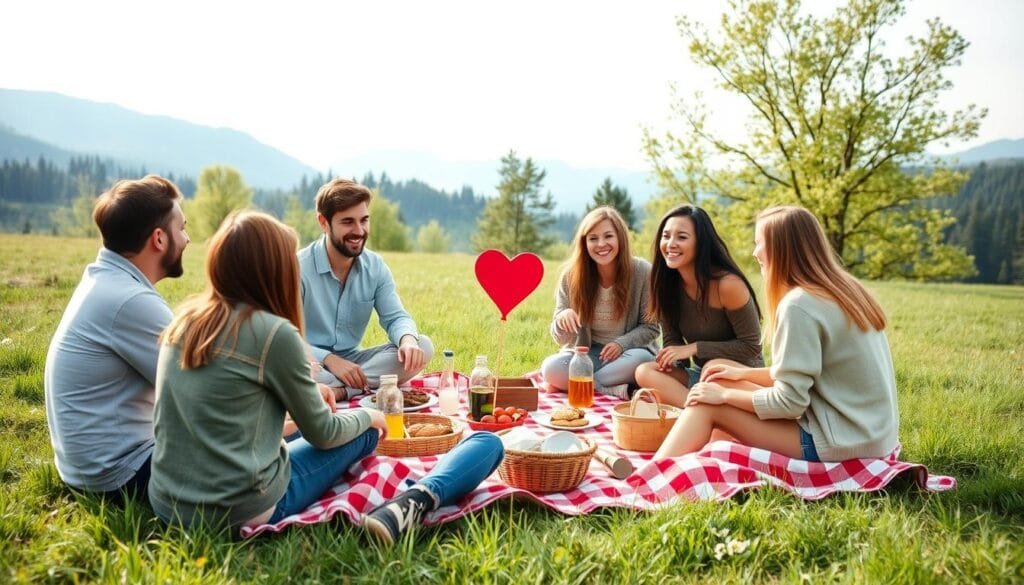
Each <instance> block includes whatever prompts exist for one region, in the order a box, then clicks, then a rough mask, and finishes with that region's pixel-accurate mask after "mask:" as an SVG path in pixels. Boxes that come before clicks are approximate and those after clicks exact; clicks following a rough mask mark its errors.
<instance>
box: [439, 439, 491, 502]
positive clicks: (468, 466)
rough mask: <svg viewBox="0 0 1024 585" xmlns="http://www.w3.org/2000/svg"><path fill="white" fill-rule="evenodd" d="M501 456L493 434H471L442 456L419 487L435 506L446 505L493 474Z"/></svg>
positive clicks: (461, 496) (455, 500)
mask: <svg viewBox="0 0 1024 585" xmlns="http://www.w3.org/2000/svg"><path fill="white" fill-rule="evenodd" d="M504 456H505V448H504V447H503V446H502V444H501V439H499V438H498V436H497V435H495V434H494V433H486V432H477V433H473V434H472V435H470V436H469V437H468V438H466V439H464V440H463V441H462V442H461V443H459V444H458V445H456V446H455V448H454V449H452V450H451V451H449V452H448V453H446V454H444V455H443V456H442V457H441V459H440V460H439V461H438V462H437V465H435V466H434V468H433V469H431V470H430V473H428V474H427V475H426V476H425V477H424V478H423V479H421V480H420V481H419V485H421V486H423V487H425V488H427V491H429V492H430V493H431V494H433V495H434V497H435V498H437V502H438V507H441V506H449V505H451V504H454V503H456V502H458V501H459V500H461V499H462V498H464V497H465V496H466V494H468V493H469V492H471V491H473V490H474V489H476V486H478V485H480V482H482V481H483V480H485V479H487V476H489V475H490V474H492V473H494V470H495V469H497V468H498V464H499V463H501V458H502V457H504Z"/></svg>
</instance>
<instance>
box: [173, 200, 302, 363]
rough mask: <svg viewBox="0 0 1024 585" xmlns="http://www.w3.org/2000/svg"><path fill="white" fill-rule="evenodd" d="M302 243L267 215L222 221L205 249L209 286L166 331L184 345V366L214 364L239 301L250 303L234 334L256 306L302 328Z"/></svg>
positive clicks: (237, 215)
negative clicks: (222, 335) (298, 253)
mask: <svg viewBox="0 0 1024 585" xmlns="http://www.w3.org/2000/svg"><path fill="white" fill-rule="evenodd" d="M298 243H299V240H298V237H296V235H295V230H293V229H292V228H290V227H288V226H286V225H284V224H283V223H281V222H279V221H277V220H276V219H274V218H273V217H271V216H269V215H267V214H265V213H259V212H255V211H242V212H236V213H233V214H231V215H229V216H228V217H227V218H226V219H225V220H224V222H223V223H222V224H221V225H220V228H218V229H217V233H215V234H214V235H213V237H212V238H211V239H210V245H209V248H207V251H206V277H207V280H208V284H207V287H206V290H205V291H203V292H202V293H200V294H199V295H197V296H195V297H192V298H191V299H189V300H187V301H185V303H184V304H183V305H182V306H181V308H180V309H179V311H178V314H177V315H176V316H175V318H174V320H173V321H171V324H170V325H169V326H168V327H167V329H166V330H165V331H164V333H163V335H162V340H163V341H165V342H167V343H170V344H180V345H181V367H182V368H183V369H189V368H198V367H201V366H203V365H206V364H207V363H209V362H210V359H211V357H212V355H213V352H214V350H215V349H216V348H215V347H214V343H215V342H216V340H217V337H218V336H219V335H220V333H221V332H222V331H223V329H224V327H225V326H226V325H227V323H228V319H229V317H230V316H231V312H232V311H233V310H234V309H235V308H236V307H237V306H238V305H239V304H245V305H247V306H246V308H245V310H244V312H243V314H242V315H240V317H239V319H237V320H236V321H235V323H234V325H233V326H232V328H231V334H233V335H235V336H236V338H237V335H238V328H239V327H240V326H241V324H242V322H244V321H245V320H246V319H248V318H249V317H250V316H252V313H253V311H256V310H261V311H267V312H269V313H273V314H274V315H277V316H279V317H283V318H285V319H288V320H289V321H291V323H292V324H293V325H295V327H296V328H297V329H298V330H299V333H302V332H303V323H302V305H301V301H300V292H299V261H298V258H297V257H296V250H297V248H298Z"/></svg>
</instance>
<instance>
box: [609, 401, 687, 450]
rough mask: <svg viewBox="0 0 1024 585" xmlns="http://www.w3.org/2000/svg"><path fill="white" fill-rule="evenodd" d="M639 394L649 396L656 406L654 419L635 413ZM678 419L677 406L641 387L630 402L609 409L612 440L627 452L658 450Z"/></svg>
mask: <svg viewBox="0 0 1024 585" xmlns="http://www.w3.org/2000/svg"><path fill="white" fill-rule="evenodd" d="M641 396H649V397H650V398H651V400H652V401H653V402H654V404H655V405H656V407H657V409H658V417H657V418H647V417H640V416H636V415H635V413H636V405H637V402H639V401H640V397H641ZM677 418H679V409H678V408H676V407H674V406H669V405H667V404H662V403H661V401H660V400H658V395H657V394H655V393H654V392H652V391H650V390H648V389H647V388H641V389H639V390H637V391H636V394H634V395H633V400H630V401H629V403H623V404H619V405H617V406H616V407H615V408H614V409H612V421H613V422H612V439H613V440H614V441H615V444H616V445H618V446H619V447H620V448H622V449H628V450H630V451H648V452H650V451H657V450H658V447H660V446H661V443H662V441H664V440H665V436H666V435H668V432H669V431H670V430H671V429H672V425H674V424H675V422H676V419H677Z"/></svg>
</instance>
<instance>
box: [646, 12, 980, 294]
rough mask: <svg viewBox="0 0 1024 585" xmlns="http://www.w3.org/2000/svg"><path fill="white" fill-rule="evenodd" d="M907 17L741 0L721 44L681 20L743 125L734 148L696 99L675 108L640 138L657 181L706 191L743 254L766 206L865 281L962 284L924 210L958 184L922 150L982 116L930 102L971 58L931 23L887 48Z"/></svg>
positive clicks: (949, 33)
mask: <svg viewBox="0 0 1024 585" xmlns="http://www.w3.org/2000/svg"><path fill="white" fill-rule="evenodd" d="M904 12H905V9H904V1H903V0H848V1H847V3H846V4H845V5H842V6H840V7H838V8H837V9H836V10H835V11H834V12H833V13H832V14H830V15H826V16H822V17H818V16H814V15H811V14H809V13H807V12H805V11H802V10H801V6H800V2H799V0H736V1H735V2H732V3H730V10H729V12H728V13H727V14H726V15H724V16H723V18H722V20H721V29H720V30H718V31H717V33H718V34H712V33H710V32H709V31H708V30H707V29H705V28H704V27H703V26H701V25H700V24H699V23H696V22H694V21H692V20H690V19H688V18H686V17H682V18H680V19H679V21H678V24H679V28H680V31H681V32H682V35H683V37H684V38H685V39H686V40H687V41H688V42H689V52H690V56H691V58H692V59H693V60H694V61H695V62H696V63H697V64H699V65H701V66H704V67H706V68H708V69H709V70H711V71H712V72H713V73H714V74H715V75H716V76H717V78H718V79H719V82H720V87H721V88H722V89H723V90H725V91H726V92H728V93H731V94H733V95H735V96H738V97H740V98H742V101H743V102H744V103H745V104H746V105H747V107H748V111H749V114H750V117H749V122H748V124H747V128H746V133H745V138H744V139H740V140H731V139H728V138H726V137H724V136H722V135H721V134H720V133H718V132H715V131H714V130H713V129H712V127H711V125H710V124H709V123H708V112H707V111H706V110H705V108H703V107H702V106H701V105H700V103H699V99H695V100H693V101H686V100H683V101H681V102H680V103H679V107H678V111H679V113H680V116H681V119H682V122H683V125H682V128H681V129H680V130H676V131H675V132H672V131H669V132H667V133H665V134H664V135H661V136H656V135H655V133H654V132H652V131H651V130H649V129H648V130H647V131H645V133H644V147H645V151H646V153H647V155H648V158H649V159H650V160H651V161H652V162H653V164H654V168H655V172H656V175H657V176H658V178H659V183H660V184H661V185H662V187H663V188H664V189H665V190H666V192H667V193H668V194H669V196H671V197H673V198H674V199H676V200H677V201H680V202H681V201H682V200H689V201H696V200H697V193H701V194H702V199H701V205H703V206H705V207H707V208H709V211H711V212H712V213H713V215H714V217H715V221H716V224H718V225H720V226H721V227H723V228H724V230H723V231H725V232H726V233H727V235H728V236H729V239H730V243H731V244H733V245H735V244H737V243H739V242H742V243H743V245H744V246H745V248H747V249H749V247H750V245H751V244H750V239H751V224H752V218H753V217H754V215H755V214H756V213H757V212H758V211H760V210H761V209H763V208H765V207H768V206H770V205H777V204H795V205H801V206H803V207H806V208H807V209H809V210H811V211H812V212H813V213H814V214H815V215H816V216H817V217H818V218H819V220H820V221H821V223H822V226H823V227H824V228H825V232H826V234H827V235H828V238H829V241H830V242H831V244H832V246H833V248H834V249H835V251H836V253H837V254H839V255H840V256H841V257H842V258H843V260H844V261H845V263H846V265H847V266H848V267H849V268H850V269H851V270H852V271H853V272H855V273H856V274H858V275H860V276H864V277H868V278H887V277H904V278H916V279H945V278H956V277H962V276H965V275H968V274H970V273H971V272H972V271H973V267H972V265H971V258H970V257H969V256H968V255H967V254H966V253H965V252H964V250H963V249H962V248H961V247H958V246H951V245H948V244H946V243H945V241H944V239H943V237H942V233H943V231H944V230H946V228H948V227H949V226H950V225H951V224H952V223H953V221H954V220H953V219H952V218H951V216H950V215H949V213H948V212H947V211H945V210H941V209H938V208H934V207H928V206H926V205H924V203H925V202H926V200H928V199H929V198H933V197H940V196H948V195H952V194H955V193H956V192H957V189H958V188H959V186H960V184H961V183H962V182H963V181H964V179H965V175H964V174H963V173H959V172H955V171H953V170H952V169H950V168H948V167H947V166H945V164H944V163H943V162H942V161H940V160H938V159H929V158H928V157H926V156H925V148H926V147H927V146H928V145H931V144H935V143H944V142H947V141H950V140H963V139H969V138H972V137H974V136H975V135H976V134H977V131H978V126H979V124H980V121H981V119H982V118H983V117H984V116H985V114H986V111H985V110H983V109H978V108H976V107H975V106H973V105H971V106H967V107H966V108H965V109H962V110H957V111H954V112H946V111H944V110H942V109H940V108H939V107H938V106H937V100H938V98H939V97H940V95H941V94H942V92H943V91H944V90H946V89H948V88H949V87H950V82H949V81H948V80H947V79H946V77H945V72H946V71H947V70H948V69H949V68H950V67H952V66H955V65H958V64H959V63H960V60H961V58H962V56H963V53H964V50H965V49H966V48H967V41H965V40H964V38H963V37H961V36H960V34H959V33H957V31H956V30H954V29H953V28H951V27H950V26H948V25H946V24H943V23H942V22H940V21H939V20H938V19H933V20H929V21H928V22H927V24H926V27H925V30H924V34H923V35H921V36H917V37H912V38H910V39H908V40H907V47H908V48H907V50H906V51H905V52H904V53H903V54H900V55H894V54H893V51H891V50H890V49H889V48H887V46H886V42H885V40H884V39H885V38H886V34H887V32H888V31H889V30H890V29H891V27H892V25H893V24H894V23H896V22H897V21H898V20H899V19H900V18H901V17H902V16H903V15H904ZM729 115H730V116H734V115H735V112H729ZM926 165H927V170H921V169H922V167H925V166H926ZM914 168H916V169H917V170H913V169H914ZM705 194H707V196H705Z"/></svg>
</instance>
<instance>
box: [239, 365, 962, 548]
mask: <svg viewBox="0 0 1024 585" xmlns="http://www.w3.org/2000/svg"><path fill="white" fill-rule="evenodd" d="M437 378H438V376H437V374H428V375H426V376H424V377H423V378H421V379H417V380H413V382H412V385H413V386H418V387H425V388H427V389H430V388H436V386H437ZM459 379H460V382H461V383H462V384H465V383H466V379H465V377H464V376H460V378H459ZM355 403H356V401H353V402H352V405H353V406H354V405H355ZM619 403H620V401H619V400H616V399H614V398H610V397H607V396H603V395H598V396H596V397H595V399H594V407H593V408H592V409H590V411H589V413H588V415H594V414H596V415H599V416H601V417H603V418H604V423H603V424H601V425H599V426H597V427H595V428H592V429H587V430H585V431H581V432H583V433H586V435H587V436H588V437H589V438H591V439H593V440H594V441H595V442H596V443H597V445H598V447H602V448H605V449H608V450H610V451H614V452H618V453H619V454H621V455H622V456H624V457H627V458H628V459H629V460H630V461H631V462H632V463H633V467H634V469H636V471H635V472H634V473H633V475H631V476H630V477H628V478H626V479H624V480H617V479H615V478H613V477H612V476H611V474H610V472H609V471H608V470H607V469H606V468H605V467H604V466H602V465H601V464H600V463H598V462H597V461H596V460H593V461H591V464H590V469H589V470H588V472H587V476H586V477H585V478H584V479H583V483H581V484H580V486H579V487H577V488H576V489H573V490H570V491H567V492H562V493H554V494H533V493H530V492H528V491H526V490H521V489H516V488H513V487H509V486H508V485H507V484H505V483H504V482H503V481H501V478H500V477H498V473H497V472H495V473H494V474H492V475H491V476H490V477H489V478H487V479H486V480H485V481H484V482H483V483H482V484H480V486H479V487H478V488H477V489H476V490H474V491H473V492H471V493H470V494H469V495H468V496H466V497H465V498H464V499H463V500H462V501H461V502H459V503H458V504H457V505H453V506H445V507H443V508H440V509H437V510H434V511H433V512H431V513H429V514H428V515H427V516H426V518H425V519H424V524H427V525H433V524H441V523H444V522H449V521H451V520H455V519H456V518H459V517H462V516H465V515H466V514H469V513H470V512H473V511H476V510H479V509H480V508H483V507H484V506H487V505H488V504H490V503H492V502H494V501H497V500H500V499H502V498H506V497H509V496H517V497H526V498H529V499H532V500H534V501H536V502H538V503H540V504H543V505H545V506H547V507H549V508H551V509H553V510H557V511H559V512H561V513H563V514H569V515H579V514H586V513H589V512H590V511H592V510H595V509H597V508H602V507H622V508H633V509H636V510H650V509H655V508H659V507H663V506H665V505H667V504H671V503H673V502H676V501H679V500H681V499H682V500H694V501H696V500H725V499H728V498H730V497H732V496H733V495H734V494H736V493H737V492H739V491H741V490H748V489H753V488H756V487H760V486H764V485H774V486H777V487H779V488H782V489H785V490H787V491H790V492H792V493H794V494H795V495H797V496H799V497H801V498H804V499H806V500H818V499H821V498H824V497H825V496H827V495H829V494H832V493H835V492H839V491H855V492H870V491H875V490H879V489H882V488H884V487H885V486H886V485H888V484H889V482H891V481H892V480H893V479H894V478H895V477H897V476H899V475H902V474H905V473H909V474H911V477H912V478H913V480H914V481H915V482H916V483H917V485H918V486H920V487H921V488H924V489H926V490H930V491H945V490H949V489H952V488H954V487H956V480H955V479H954V478H952V477H947V476H941V475H929V473H928V470H927V469H926V468H925V467H924V466H923V465H919V464H915V463H906V462H903V461H899V460H898V458H897V457H898V455H899V449H898V448H897V450H896V451H894V452H893V453H892V454H890V455H889V456H887V457H884V458H881V459H852V460H849V461H843V462H840V463H813V462H808V461H801V460H797V459H791V458H789V457H785V456H783V455H779V454H777V453H772V452H770V451H765V450H764V449H754V448H751V447H747V446H745V445H740V444H737V443H732V442H728V441H716V442H713V443H709V444H708V445H707V446H705V447H704V449H703V450H701V451H700V452H699V453H691V454H689V455H685V456H682V457H674V458H671V459H664V460H660V461H655V462H652V461H651V455H652V454H650V453H636V452H632V451H624V450H620V449H618V448H616V447H615V444H614V443H613V442H612V429H611V425H612V418H611V412H612V408H613V407H614V406H615V405H616V404H619ZM564 404H565V395H564V394H546V393H544V392H543V391H542V392H541V393H540V409H541V410H550V409H553V408H558V407H561V406H564ZM464 414H465V412H463V415H464ZM526 426H530V427H532V428H534V429H535V430H536V431H538V433H541V434H543V433H546V432H551V431H548V429H545V428H544V427H541V426H539V425H537V424H536V423H535V422H533V421H532V420H531V421H529V422H528V423H527V425H526ZM467 432H469V431H468V429H467ZM437 459H438V458H437V457H419V458H415V457H403V458H395V457H387V456H376V455H374V456H370V457H367V458H366V459H364V460H363V461H362V462H360V463H358V464H356V465H355V466H353V467H352V468H351V469H350V470H349V472H348V473H347V474H346V475H345V476H344V477H343V478H342V479H341V481H340V482H339V483H338V484H337V485H336V486H334V487H333V488H332V489H331V490H330V491H328V492H327V493H326V494H324V496H323V498H321V499H320V501H318V502H316V503H315V504H313V505H312V506H310V507H309V508H307V509H306V510H304V511H303V512H301V513H299V514H295V515H293V516H289V517H287V518H284V519H283V520H281V521H280V522H278V523H277V524H264V525H261V526H256V527H254V528H244V529H242V536H243V537H250V536H255V535H257V534H261V533H263V532H266V531H270V532H280V531H281V530H284V529H285V528H286V527H288V526H291V525H294V524H313V523H317V522H326V521H328V520H330V519H331V518H333V517H334V516H335V515H336V514H339V513H340V514H344V515H345V516H347V517H348V518H349V520H351V521H352V522H355V523H356V524H361V523H362V517H363V514H364V513H366V512H368V511H370V510H372V509H373V508H374V507H376V506H377V505H379V504H380V503H381V502H383V501H385V500H387V499H389V498H391V497H393V496H395V495H396V494H398V493H401V492H402V491H404V490H405V489H407V488H408V486H410V485H412V484H413V483H415V482H416V481H417V480H419V479H420V478H422V477H423V476H424V475H426V474H427V472H428V471H430V469H431V468H432V467H433V466H434V463H435V462H436V461H437Z"/></svg>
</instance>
